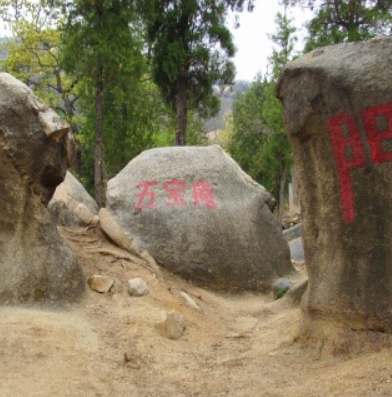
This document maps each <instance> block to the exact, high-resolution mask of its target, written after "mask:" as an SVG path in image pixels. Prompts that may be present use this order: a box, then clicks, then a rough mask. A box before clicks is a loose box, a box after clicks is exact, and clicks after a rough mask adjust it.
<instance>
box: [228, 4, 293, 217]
mask: <svg viewBox="0 0 392 397" xmlns="http://www.w3.org/2000/svg"><path fill="white" fill-rule="evenodd" d="M284 10H285V12H284V13H283V14H281V13H278V15H277V17H276V19H275V22H276V24H277V31H276V33H275V34H273V35H271V36H270V38H271V39H272V41H273V42H274V43H275V45H276V47H275V48H274V49H273V53H272V56H271V57H270V65H271V67H272V73H271V75H270V76H266V77H264V79H262V78H261V77H260V76H259V77H258V78H257V79H256V81H254V82H253V84H252V86H251V88H250V89H249V90H248V91H246V92H245V93H243V94H240V95H239V96H238V98H237V100H236V102H235V103H234V110H233V127H234V128H233V129H234V132H233V137H232V139H231V141H230V144H229V151H230V153H231V154H232V156H233V157H234V158H235V159H236V160H237V161H238V162H239V164H240V165H241V167H242V168H243V169H244V170H245V171H246V172H248V173H249V174H250V175H251V176H252V177H253V178H254V179H255V180H257V181H258V182H260V183H261V184H262V185H264V186H265V187H266V188H267V189H268V190H269V191H270V192H271V193H272V195H273V196H274V197H276V198H278V203H279V205H278V217H279V220H280V221H281V220H282V217H283V209H284V198H285V191H286V187H287V181H288V179H289V174H290V168H291V157H292V155H291V148H290V144H289V141H288V137H287V133H286V130H285V127H284V124H283V111H282V104H281V103H280V102H279V101H278V99H277V98H276V97H275V87H276V81H277V78H278V76H279V74H280V71H281V69H282V67H283V66H284V65H285V64H286V63H287V62H288V61H290V60H291V59H292V56H293V50H294V43H295V40H296V38H295V36H294V33H295V28H293V27H292V26H291V20H290V19H289V18H288V17H287V14H286V7H285V8H284Z"/></svg>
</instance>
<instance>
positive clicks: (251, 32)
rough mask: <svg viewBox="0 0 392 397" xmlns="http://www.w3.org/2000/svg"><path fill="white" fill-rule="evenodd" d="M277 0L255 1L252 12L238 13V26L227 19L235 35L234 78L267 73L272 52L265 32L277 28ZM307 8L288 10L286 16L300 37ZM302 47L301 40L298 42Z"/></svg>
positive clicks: (252, 77)
mask: <svg viewBox="0 0 392 397" xmlns="http://www.w3.org/2000/svg"><path fill="white" fill-rule="evenodd" d="M278 3H279V2H278V0H255V8H254V10H253V12H245V11H244V12H242V13H241V14H239V22H240V27H239V28H237V29H234V28H233V24H234V23H233V22H229V28H230V29H231V32H232V34H233V37H234V43H235V45H236V47H237V53H236V55H235V57H234V64H235V66H236V69H237V75H236V80H248V81H252V80H253V79H254V78H255V77H256V75H257V73H258V72H261V73H262V74H265V73H266V72H267V65H268V57H269V56H271V54H272V41H271V40H270V39H269V38H268V36H267V35H268V34H273V33H275V31H276V29H277V28H276V25H275V22H274V19H275V16H276V14H277V13H278V12H279V11H281V12H283V7H281V6H279V4H278ZM310 15H311V14H310V12H309V11H303V10H300V9H289V10H288V16H289V17H290V18H293V22H292V24H293V25H294V26H295V27H296V28H297V29H298V31H297V33H296V35H297V36H298V39H299V40H300V39H301V37H303V36H304V34H305V29H304V28H303V23H304V22H305V21H306V20H307V19H309V17H310ZM297 47H298V49H300V47H301V42H299V44H298V45H297Z"/></svg>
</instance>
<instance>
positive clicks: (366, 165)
mask: <svg viewBox="0 0 392 397" xmlns="http://www.w3.org/2000/svg"><path fill="white" fill-rule="evenodd" d="M391 64H392V39H391V38H388V39H387V38H385V39H374V40H371V41H369V42H366V43H352V44H343V45H336V46H331V47H326V48H323V49H318V50H315V51H313V52H310V53H309V54H307V55H305V56H303V57H300V58H299V59H297V60H295V61H294V62H292V63H290V64H289V65H288V66H287V67H286V68H285V69H284V70H283V72H282V75H281V78H280V82H279V84H278V89H277V95H278V97H279V98H280V99H281V100H282V101H283V104H284V117H285V122H286V125H287V128H288V131H289V135H290V139H291V143H292V146H293V150H294V160H295V166H296V175H298V176H299V186H300V201H301V208H302V209H303V212H304V223H303V242H304V249H305V257H306V264H307V267H308V274H309V286H308V290H307V294H306V295H305V297H304V301H303V303H304V304H303V309H304V311H305V314H306V315H307V316H308V318H309V319H310V320H317V319H321V320H326V321H330V322H332V321H333V322H334V323H340V324H342V325H344V326H346V327H349V328H350V329H354V330H355V329H359V330H372V331H380V332H385V333H392V288H391V286H392V222H390V221H389V220H390V219H391V217H392V90H391V81H392V68H391Z"/></svg>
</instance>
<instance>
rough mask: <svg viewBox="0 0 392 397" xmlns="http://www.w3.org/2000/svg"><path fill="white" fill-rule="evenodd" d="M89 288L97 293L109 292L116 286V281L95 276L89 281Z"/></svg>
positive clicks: (106, 277)
mask: <svg viewBox="0 0 392 397" xmlns="http://www.w3.org/2000/svg"><path fill="white" fill-rule="evenodd" d="M87 283H88V285H89V287H90V288H91V289H92V290H93V291H96V292H100V293H105V292H109V291H110V290H111V288H112V287H113V284H114V279H113V278H112V277H108V276H102V275H100V274H94V275H93V276H91V277H89V279H88V280H87Z"/></svg>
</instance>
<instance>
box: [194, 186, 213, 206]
mask: <svg viewBox="0 0 392 397" xmlns="http://www.w3.org/2000/svg"><path fill="white" fill-rule="evenodd" d="M213 192H214V186H213V185H212V184H211V183H207V182H206V181H204V180H203V179H200V181H198V182H194V183H193V204H194V205H199V204H200V203H204V204H205V205H206V206H207V207H208V208H210V209H211V210H213V209H215V208H216V204H215V201H214V200H215V199H214V194H213Z"/></svg>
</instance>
